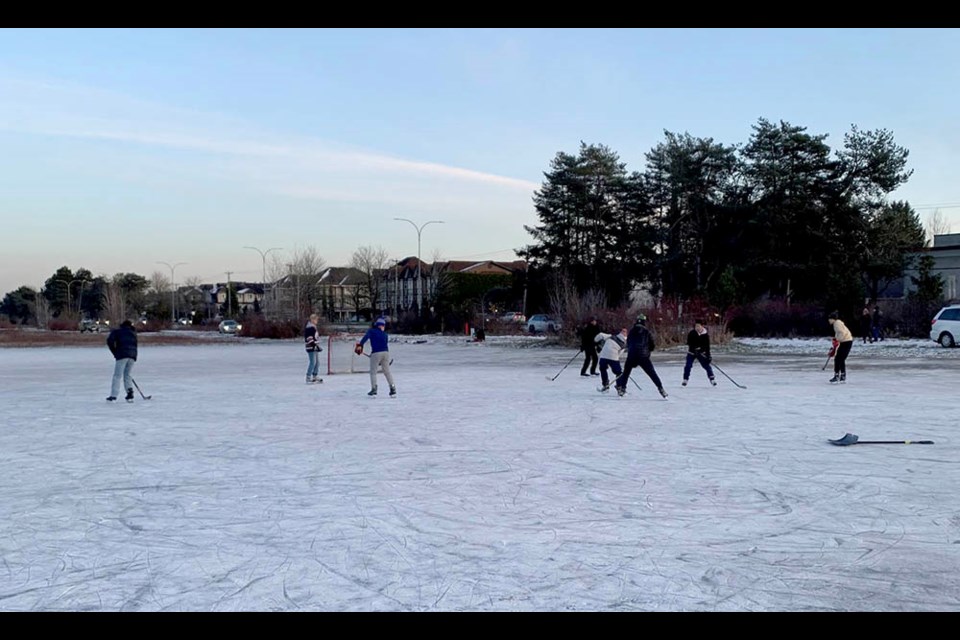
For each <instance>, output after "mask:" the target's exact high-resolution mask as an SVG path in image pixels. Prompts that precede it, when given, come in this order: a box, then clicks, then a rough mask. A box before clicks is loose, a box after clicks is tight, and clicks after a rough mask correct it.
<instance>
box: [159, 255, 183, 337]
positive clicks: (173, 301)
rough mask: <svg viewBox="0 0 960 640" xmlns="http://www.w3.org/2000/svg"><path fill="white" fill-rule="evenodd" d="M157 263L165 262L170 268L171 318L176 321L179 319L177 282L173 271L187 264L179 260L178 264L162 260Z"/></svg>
mask: <svg viewBox="0 0 960 640" xmlns="http://www.w3.org/2000/svg"><path fill="white" fill-rule="evenodd" d="M157 264H164V265H167V267H169V268H170V320H171V321H172V322H174V323H176V321H177V298H176V295H177V283H176V281H175V280H174V279H173V271H174V269H176V268H177V267H179V266H180V265H182V264H187V263H186V262H178V263H177V264H174V265H171V264H170V263H169V262H160V261H158V262H157Z"/></svg>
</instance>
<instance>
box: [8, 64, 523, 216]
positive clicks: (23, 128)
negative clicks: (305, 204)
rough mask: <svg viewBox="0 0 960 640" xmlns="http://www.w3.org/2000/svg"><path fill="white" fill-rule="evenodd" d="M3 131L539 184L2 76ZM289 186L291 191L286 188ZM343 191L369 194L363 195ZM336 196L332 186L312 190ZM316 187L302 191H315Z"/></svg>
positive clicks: (309, 166)
mask: <svg viewBox="0 0 960 640" xmlns="http://www.w3.org/2000/svg"><path fill="white" fill-rule="evenodd" d="M0 94H2V95H4V96H6V97H5V99H4V100H3V101H2V102H0V129H3V130H6V131H10V132H16V133H26V134H36V135H44V136H60V137H73V138H85V139H94V140H105V141H114V142H122V143H129V144H132V145H145V146H149V147H163V148H168V149H179V150H183V151H187V152H197V153H205V154H219V155H230V156H237V157H239V158H241V159H242V160H244V161H245V162H265V163H268V164H270V165H271V166H272V170H273V171H275V170H276V169H277V163H280V164H281V165H283V166H285V167H286V169H288V170H289V169H292V170H296V172H298V173H301V172H311V171H313V172H325V171H332V170H335V171H336V172H337V174H338V175H340V176H343V175H347V174H351V173H357V174H365V175H366V176H367V177H368V178H369V179H372V180H383V179H384V178H385V177H389V176H391V175H393V176H412V177H416V178H420V179H425V180H429V179H430V178H437V179H443V180H454V181H460V182H461V183H464V184H474V185H488V186H492V187H500V188H503V189H507V190H520V191H523V192H526V193H529V192H530V191H532V190H534V189H537V188H538V187H539V185H538V184H536V183H533V182H530V181H528V180H521V179H517V178H511V177H507V176H501V175H497V174H492V173H487V172H483V171H476V170H472V169H466V168H463V167H455V166H449V165H444V164H440V163H435V162H429V161H423V160H413V159H407V158H402V157H396V156H394V155H390V154H386V153H380V152H376V151H369V150H364V149H357V148H353V147H351V146H350V145H349V144H345V143H339V142H330V141H324V140H318V139H314V138H310V139H296V140H291V139H290V138H289V136H286V135H280V134H276V133H273V132H270V131H264V130H261V129H259V128H258V127H256V126H255V125H251V123H249V122H246V121H243V120H240V119H237V118H233V117H231V116H225V115H222V114H210V113H204V112H198V111H191V110H187V109H180V108H176V107H169V106H165V105H159V104H156V103H152V102H148V101H143V100H139V99H136V98H132V97H130V96H126V95H123V94H118V93H114V92H110V91H103V90H100V89H96V88H90V87H84V86H77V85H71V84H68V83H51V82H46V81H37V80H32V79H22V78H12V77H9V76H0ZM284 190H288V189H287V188H284ZM339 191H340V192H341V197H346V198H347V199H354V198H356V197H360V198H363V197H364V196H363V195H362V194H356V195H353V196H351V195H349V194H345V193H343V192H342V190H339ZM321 192H322V193H327V194H330V193H332V192H333V191H332V190H322V189H321V190H315V191H313V193H321ZM310 193H311V189H302V190H301V191H300V195H304V196H309V194H310Z"/></svg>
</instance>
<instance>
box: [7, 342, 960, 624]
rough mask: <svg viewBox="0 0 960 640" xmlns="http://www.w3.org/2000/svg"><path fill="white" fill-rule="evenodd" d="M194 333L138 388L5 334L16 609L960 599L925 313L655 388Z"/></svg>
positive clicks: (484, 355)
mask: <svg viewBox="0 0 960 640" xmlns="http://www.w3.org/2000/svg"><path fill="white" fill-rule="evenodd" d="M180 333H181V335H182V334H185V333H186V332H180ZM197 333H200V335H203V336H206V337H207V338H208V342H205V343H204V344H199V345H184V346H160V345H157V344H156V343H154V342H152V337H153V335H155V334H143V335H141V336H140V347H139V353H138V358H137V362H136V365H135V367H134V370H133V377H134V380H135V381H136V382H137V384H138V385H139V387H140V389H141V390H142V392H143V394H144V395H149V396H151V399H150V400H143V399H142V398H141V396H140V395H139V394H135V399H134V402H133V403H132V404H128V403H126V402H123V401H121V402H119V403H107V402H106V401H105V400H104V398H105V397H106V396H107V394H108V393H109V389H110V378H111V375H112V372H113V359H112V358H111V357H110V354H109V352H108V351H107V349H106V348H105V347H104V346H103V344H102V343H99V344H97V345H96V346H84V347H63V346H58V347H48V348H2V349H0V352H2V355H0V357H2V358H3V361H4V364H5V365H7V366H4V367H0V466H2V468H3V470H4V476H3V482H0V557H2V559H3V561H2V563H0V611H4V612H6V611H953V612H956V611H960V554H958V553H957V548H958V547H957V545H958V544H960V510H958V506H957V500H956V487H957V485H958V482H960V465H958V464H957V456H958V453H960V452H958V446H957V444H958V440H957V432H956V420H955V418H954V416H955V415H956V398H955V395H954V394H951V393H944V392H943V381H944V379H947V378H951V377H952V376H955V375H956V374H957V363H958V361H957V355H958V352H957V350H956V349H944V348H942V347H939V346H938V345H937V344H936V343H934V342H933V341H932V340H926V341H920V340H911V341H901V340H885V341H884V342H882V343H874V344H866V345H861V344H854V346H853V350H852V352H851V355H850V358H849V360H848V361H847V383H846V384H843V385H831V384H829V383H828V382H827V381H828V378H829V376H830V375H831V374H832V372H831V371H829V370H828V371H823V370H822V365H823V362H824V359H823V357H824V355H825V353H826V351H827V349H829V345H830V341H829V339H827V338H822V339H819V340H789V341H788V340H765V341H741V342H737V343H734V344H732V345H729V346H719V345H716V344H714V348H713V350H712V355H713V364H714V365H719V366H720V367H722V369H723V373H724V374H725V375H727V376H729V377H730V378H732V379H734V380H736V381H737V383H739V384H740V385H741V386H743V387H746V388H745V389H742V388H739V387H736V386H734V385H733V384H732V383H731V382H730V381H729V380H728V379H727V378H726V377H724V375H722V374H721V373H719V372H718V373H717V380H718V385H717V386H716V387H712V386H710V384H709V382H708V380H707V376H706V374H705V373H704V371H703V370H702V369H700V367H697V368H696V369H694V371H693V372H692V375H691V376H690V383H689V385H688V386H686V387H682V386H681V384H680V383H681V380H682V371H683V362H684V357H685V352H686V348H685V347H684V346H681V347H675V348H672V349H658V350H657V351H655V352H654V356H653V361H654V364H655V367H656V371H657V373H658V374H659V376H660V377H661V379H662V380H663V383H664V385H665V387H666V389H667V390H668V393H669V397H668V398H667V399H666V400H664V399H662V398H661V397H660V395H659V394H658V393H657V392H656V390H655V389H654V387H653V385H652V384H651V383H650V380H649V379H648V378H647V376H646V375H644V374H643V372H642V371H640V370H635V371H634V374H633V376H632V377H631V380H633V381H635V382H636V383H637V384H638V385H639V387H640V388H639V389H638V388H636V387H634V386H633V385H632V384H630V385H628V389H629V390H628V393H627V394H626V395H625V396H624V397H622V398H620V397H618V396H617V395H616V394H613V393H607V394H602V393H598V392H597V391H596V390H595V389H596V386H597V385H598V384H599V383H598V381H597V378H596V377H588V378H581V377H580V375H579V371H578V369H579V367H578V366H576V365H579V363H580V360H579V358H578V359H577V362H576V363H575V365H573V366H570V367H568V368H567V369H566V370H562V367H563V366H564V364H565V363H567V362H569V360H570V358H571V356H573V355H574V353H573V351H574V350H573V349H570V348H560V347H547V346H543V344H542V342H543V339H542V338H530V337H504V338H500V337H493V336H491V337H488V339H487V342H486V343H484V344H479V343H469V342H467V340H466V339H465V338H462V337H461V338H455V337H452V336H441V337H438V336H411V337H404V336H399V337H397V336H395V338H399V339H398V340H393V341H391V342H390V355H391V357H393V358H394V363H393V365H392V366H391V369H392V373H393V375H394V378H395V380H396V385H397V392H398V395H397V397H396V398H389V397H387V396H386V394H385V393H384V391H385V386H386V385H385V382H384V379H383V377H382V375H381V376H380V377H379V388H380V395H379V396H378V397H376V398H368V397H367V395H366V392H367V390H368V389H369V388H370V382H369V376H368V375H366V374H357V375H349V374H347V375H333V376H329V375H324V382H323V384H319V385H306V384H304V372H305V370H306V364H307V358H306V357H305V353H304V351H303V341H302V340H300V339H294V340H255V339H252V338H251V339H247V338H236V337H234V336H228V337H222V336H218V335H217V334H212V335H211V334H210V333H209V332H197ZM345 345H346V346H349V343H345ZM520 347H523V348H520ZM324 355H325V354H324ZM53 358H55V359H56V364H57V366H55V367H51V366H50V365H51V362H52V359H53ZM558 372H560V373H559V375H557V377H556V380H553V381H549V380H547V379H546V378H547V377H548V376H551V377H552V376H554V375H555V374H558ZM78 373H79V374H80V375H78ZM51 389H56V392H55V397H56V401H55V402H51V401H50V399H51ZM848 432H849V433H852V434H855V435H857V436H858V437H859V438H860V440H862V441H878V440H879V441H900V442H902V441H905V440H932V441H933V443H934V444H932V445H919V444H917V445H912V444H911V445H905V444H887V445H883V444H858V445H854V446H846V447H840V446H833V445H831V444H829V443H828V442H827V440H828V439H839V438H841V437H842V436H843V435H844V434H845V433H848Z"/></svg>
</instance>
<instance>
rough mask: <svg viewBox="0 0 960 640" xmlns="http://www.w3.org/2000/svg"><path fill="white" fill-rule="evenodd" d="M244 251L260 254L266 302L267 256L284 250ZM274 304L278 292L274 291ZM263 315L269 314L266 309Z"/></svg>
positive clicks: (254, 248) (276, 248)
mask: <svg viewBox="0 0 960 640" xmlns="http://www.w3.org/2000/svg"><path fill="white" fill-rule="evenodd" d="M244 249H253V250H254V251H256V252H257V253H259V254H260V259H261V260H262V261H263V280H262V282H263V299H264V300H266V299H267V254H268V253H270V252H271V251H282V250H283V247H271V248H269V249H267V250H266V251H261V250H260V249H257V248H256V247H244ZM274 303H276V290H274ZM274 306H276V304H274ZM263 315H264V316H266V315H267V314H266V309H264V314H263Z"/></svg>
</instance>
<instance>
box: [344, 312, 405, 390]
mask: <svg viewBox="0 0 960 640" xmlns="http://www.w3.org/2000/svg"><path fill="white" fill-rule="evenodd" d="M367 340H369V341H370V350H371V353H370V392H369V393H367V395H368V396H375V395H377V367H381V368H382V369H383V375H384V376H386V378H387V383H388V384H389V385H390V395H391V397H392V396H396V395H397V386H396V385H395V384H394V383H393V374H392V373H390V353H389V350H388V347H387V342H388V341H389V336H388V335H387V322H386V320H384V319H383V318H377V321H376V322H375V323H374V324H373V327H371V328H369V329H367V332H366V333H365V334H364V335H363V338H361V339H360V341H359V342H358V343H357V344H356V346H355V347H354V350H355V351H356V352H357V355H359V354H361V353H363V345H364V344H366V342H367Z"/></svg>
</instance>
